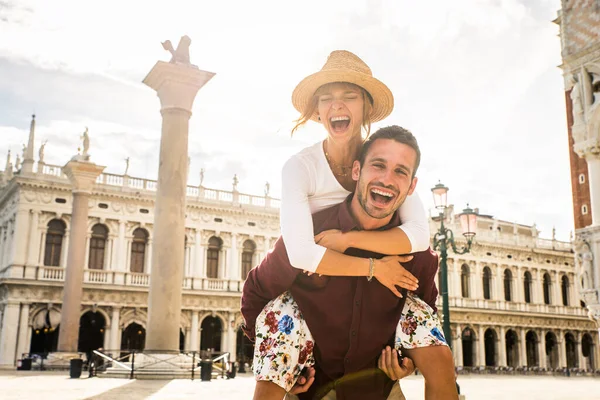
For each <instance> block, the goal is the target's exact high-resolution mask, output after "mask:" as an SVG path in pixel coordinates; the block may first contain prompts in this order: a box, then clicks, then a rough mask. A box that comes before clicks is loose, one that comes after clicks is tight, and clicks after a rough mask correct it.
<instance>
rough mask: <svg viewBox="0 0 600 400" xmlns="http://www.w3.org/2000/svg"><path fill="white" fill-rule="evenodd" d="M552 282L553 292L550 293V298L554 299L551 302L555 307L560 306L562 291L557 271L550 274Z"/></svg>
mask: <svg viewBox="0 0 600 400" xmlns="http://www.w3.org/2000/svg"><path fill="white" fill-rule="evenodd" d="M552 280H553V281H554V284H553V289H554V290H553V292H554V293H552V297H554V299H552V300H553V301H551V303H552V304H554V305H557V306H562V303H563V302H562V290H561V282H560V278H559V275H558V272H557V271H553V272H552Z"/></svg>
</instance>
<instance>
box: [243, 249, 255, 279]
mask: <svg viewBox="0 0 600 400" xmlns="http://www.w3.org/2000/svg"><path fill="white" fill-rule="evenodd" d="M255 251H256V244H254V242H253V241H252V240H246V241H245V242H244V249H243V250H242V279H246V277H247V276H248V272H250V270H251V269H252V267H253V265H252V264H253V262H254V252H255Z"/></svg>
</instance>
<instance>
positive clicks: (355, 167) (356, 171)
mask: <svg viewBox="0 0 600 400" xmlns="http://www.w3.org/2000/svg"><path fill="white" fill-rule="evenodd" d="M359 177H360V162H359V161H358V160H356V161H354V164H352V180H353V181H355V182H358V178H359Z"/></svg>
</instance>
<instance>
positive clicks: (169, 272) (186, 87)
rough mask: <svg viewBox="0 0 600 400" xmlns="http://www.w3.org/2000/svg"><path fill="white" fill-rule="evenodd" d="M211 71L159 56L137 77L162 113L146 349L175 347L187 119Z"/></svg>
mask: <svg viewBox="0 0 600 400" xmlns="http://www.w3.org/2000/svg"><path fill="white" fill-rule="evenodd" d="M184 40H185V41H187V43H188V45H189V38H187V37H184V38H182V43H183V42H184ZM184 47H185V46H184ZM213 76H214V74H213V73H210V72H206V71H201V70H199V69H198V68H197V67H196V66H194V65H191V64H189V61H187V62H178V63H175V62H173V63H167V62H162V61H159V62H157V63H156V65H155V66H154V68H152V70H151V71H150V73H149V74H148V75H147V76H146V78H144V81H143V82H144V83H145V84H146V85H148V86H149V87H150V88H152V89H154V90H156V92H157V94H158V97H159V99H160V104H161V110H160V112H161V114H162V118H163V119H162V132H161V143H160V159H159V168H158V187H157V191H156V203H155V204H156V206H155V211H154V225H153V230H154V248H153V250H152V252H153V254H152V267H151V275H152V278H151V279H150V292H149V295H148V332H147V337H146V351H147V352H155V353H178V352H179V326H180V319H181V311H180V310H181V293H182V285H181V282H182V280H183V270H182V266H183V252H182V251H181V249H182V248H183V246H184V235H185V201H186V192H187V170H188V131H189V119H190V117H191V115H192V105H193V102H194V99H195V97H196V94H197V93H198V90H200V88H201V87H202V86H204V84H205V83H206V82H208V81H209V80H210V79H211V78H212V77H213Z"/></svg>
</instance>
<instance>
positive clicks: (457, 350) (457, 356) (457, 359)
mask: <svg viewBox="0 0 600 400" xmlns="http://www.w3.org/2000/svg"><path fill="white" fill-rule="evenodd" d="M455 329H456V331H455V332H456V334H455V335H454V337H453V338H452V339H453V343H454V346H452V349H453V350H454V363H455V366H457V367H462V366H463V352H462V328H461V326H460V325H459V324H456V325H455Z"/></svg>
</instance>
